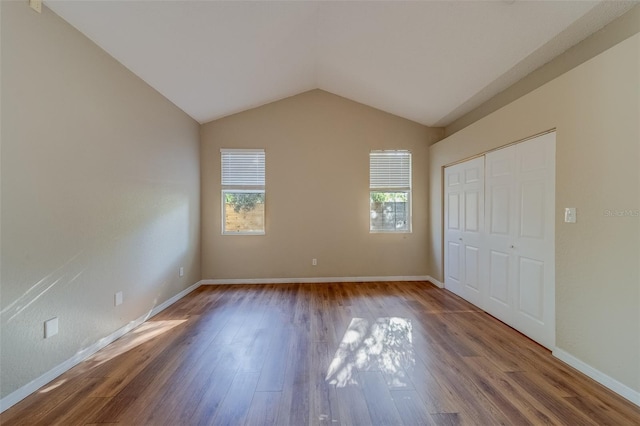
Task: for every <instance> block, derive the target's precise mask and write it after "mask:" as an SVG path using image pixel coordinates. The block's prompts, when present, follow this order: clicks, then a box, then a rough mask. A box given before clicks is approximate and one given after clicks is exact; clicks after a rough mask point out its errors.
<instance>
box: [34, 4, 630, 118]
mask: <svg viewBox="0 0 640 426" xmlns="http://www.w3.org/2000/svg"><path fill="white" fill-rule="evenodd" d="M45 3H46V5H47V6H48V7H49V8H50V9H52V10H53V11H54V12H55V13H57V14H58V15H60V16H61V17H62V18H63V19H65V20H66V21H68V22H69V23H70V24H71V25H73V26H75V27H76V28H77V29H78V30H80V31H81V32H82V33H84V34H85V35H86V36H87V37H89V38H90V39H91V40H93V41H94V42H95V43H96V44H98V45H99V46H100V47H102V48H103V49H104V50H106V51H107V52H108V53H109V54H111V55H112V56H113V57H114V58H116V59H117V60H118V61H120V62H121V63H122V64H124V65H125V66H126V67H127V68H129V69H130V70H131V71H133V72H134V73H135V74H137V75H138V76H139V77H140V78H142V79H143V80H144V81H146V82H147V83H148V84H149V85H151V86H152V87H154V88H155V89H156V90H158V91H159V92H160V93H162V94H163V95H164V96H165V97H167V98H168V99H169V100H171V101H172V102H173V103H175V104H176V105H177V106H178V107H180V108H181V109H182V110H184V111H185V112H186V113H187V114H189V115H190V116H191V117H193V118H194V119H195V120H197V121H198V122H200V123H205V122H208V121H211V120H214V119H217V118H220V117H223V116H226V115H229V114H233V113H236V112H239V111H243V110H246V109H249V108H253V107H256V106H259V105H263V104H266V103H269V102H272V101H275V100H278V99H282V98H285V97H288V96H292V95H295V94H298V93H301V92H304V91H307V90H310V89H315V88H320V89H323V90H326V91H328V92H331V93H335V94H337V95H340V96H344V97H346V98H349V99H352V100H354V101H357V102H361V103H363V104H367V105H370V106H372V107H375V108H378V109H381V110H383V111H387V112H390V113H392V114H396V115H399V116H401V117H405V118H408V119H410V120H414V121H417V122H419V123H423V124H425V125H428V126H444V125H447V124H449V123H450V122H451V121H453V120H455V119H456V118H459V117H460V116H461V115H463V114H464V113H466V112H468V111H470V110H471V109H473V108H475V107H476V106H478V105H480V104H481V103H482V102H484V101H485V100H487V99H489V98H490V97H491V96H493V95H495V94H496V93H498V92H499V91H501V90H503V89H505V88H506V87H508V86H509V85H511V84H513V83H514V82H515V81H517V80H519V79H520V78H522V77H524V76H525V75H526V74H528V73H529V72H531V71H533V70H534V69H536V68H538V67H539V66H541V65H543V64H544V63H546V62H548V61H549V60H551V59H553V57H555V56H557V55H558V54H560V53H562V52H563V51H564V50H566V49H567V48H569V47H571V46H572V45H574V44H575V43H577V42H579V41H580V40H582V39H584V38H586V37H587V36H588V35H590V34H592V33H593V32H595V31H597V30H598V29H599V28H601V27H602V26H604V25H605V24H607V23H608V22H610V21H611V20H613V19H615V18H616V17H617V16H619V15H621V14H622V13H624V12H625V11H627V10H628V9H630V8H631V7H632V6H633V5H634V4H637V3H636V2H600V1H513V0H503V1H492V2H488V1H466V2H462V1H422V2H401V1H366V2H350V1H335V2H333V1H291V2H275V1H256V2H244V1H228V2H221V1H194V0H183V1H113V0H110V1H89V0H85V1H65V0H49V1H46V2H45Z"/></svg>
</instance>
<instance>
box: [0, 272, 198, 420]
mask: <svg viewBox="0 0 640 426" xmlns="http://www.w3.org/2000/svg"><path fill="white" fill-rule="evenodd" d="M201 283H202V282H201V281H199V282H197V283H195V284H193V285H192V286H190V287H188V288H186V289H184V290H182V291H181V292H180V293H178V294H176V295H175V296H173V297H172V298H170V299H168V300H167V301H165V302H163V303H161V304H160V305H158V306H156V307H154V308H153V309H151V310H150V311H149V312H148V313H146V314H145V315H143V316H141V317H139V318H137V319H135V320H133V321H131V322H129V323H128V324H127V325H125V326H124V327H121V328H119V329H118V330H116V331H114V332H113V333H111V334H110V335H108V336H106V337H103V338H102V339H100V340H98V341H97V342H95V343H94V344H93V345H91V346H89V347H87V348H84V349H81V350H79V351H78V352H77V353H76V354H75V355H74V356H72V357H71V358H69V359H68V360H66V361H64V362H63V363H61V364H59V365H57V366H56V367H54V368H52V369H51V370H49V371H47V372H46V373H44V374H43V375H42V376H40V377H38V378H36V379H34V380H32V381H30V382H29V383H27V384H26V385H24V386H22V387H21V388H19V389H17V390H15V391H13V392H11V393H10V394H9V395H7V396H5V397H4V398H2V399H0V413H2V412H4V411H5V410H7V409H8V408H10V407H12V406H13V405H15V404H17V403H18V402H20V401H22V400H23V399H24V398H26V397H27V396H29V395H31V394H32V393H34V392H36V391H37V390H38V389H40V388H41V387H42V386H44V385H46V384H47V383H49V382H51V381H52V380H54V379H56V378H57V377H58V376H60V375H61V374H63V373H65V372H66V371H68V370H70V369H71V368H73V367H75V366H76V365H78V364H80V363H81V362H82V361H84V360H85V359H87V358H89V357H90V356H91V355H93V354H95V353H96V352H98V351H99V350H100V349H102V348H104V347H105V346H107V345H108V344H110V343H112V342H113V341H115V340H117V339H119V338H120V337H122V336H124V335H125V334H127V333H128V332H130V331H131V330H133V329H134V328H136V327H138V326H139V325H140V324H142V323H143V322H145V321H147V320H148V319H149V318H151V317H153V316H155V315H157V314H158V313H160V312H162V311H163V310H165V309H166V308H168V307H169V306H171V305H173V304H174V303H176V302H177V301H178V300H180V299H182V298H183V297H184V296H186V295H187V294H189V293H191V292H192V291H193V290H195V289H196V288H198V287H200V285H201Z"/></svg>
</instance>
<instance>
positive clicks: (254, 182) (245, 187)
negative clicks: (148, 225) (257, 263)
mask: <svg viewBox="0 0 640 426" xmlns="http://www.w3.org/2000/svg"><path fill="white" fill-rule="evenodd" d="M225 154H246V155H247V156H250V155H256V154H257V157H256V158H257V159H258V160H259V157H260V156H261V161H259V163H258V166H257V168H256V170H253V171H250V170H248V169H245V170H244V171H245V172H247V171H250V172H251V173H250V174H254V176H252V177H247V176H248V175H247V174H246V173H245V175H244V177H240V178H237V177H236V178H235V179H234V178H233V176H226V179H225V170H228V168H225ZM220 167H221V170H220V183H221V185H220V186H221V191H220V208H221V222H222V223H221V232H222V235H265V234H266V226H267V225H266V203H267V197H266V152H265V150H264V149H261V148H257V149H228V148H222V149H220ZM260 169H262V170H261V171H262V173H261V177H260ZM232 175H233V173H232ZM236 175H237V174H236ZM248 183H250V184H248ZM259 183H261V184H259ZM229 193H233V194H263V205H264V210H263V213H262V214H263V216H262V229H261V230H249V231H232V230H227V229H226V219H227V213H226V204H227V203H226V195H227V194H229Z"/></svg>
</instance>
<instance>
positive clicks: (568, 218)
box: [564, 207, 577, 223]
mask: <svg viewBox="0 0 640 426" xmlns="http://www.w3.org/2000/svg"><path fill="white" fill-rule="evenodd" d="M576 220H577V217H576V208H575V207H567V208H566V209H564V221H565V223H576Z"/></svg>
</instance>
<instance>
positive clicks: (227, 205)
mask: <svg viewBox="0 0 640 426" xmlns="http://www.w3.org/2000/svg"><path fill="white" fill-rule="evenodd" d="M220 158H221V162H222V233H223V234H226V235H230V234H233V235H246V234H254V235H256V234H257V235H262V234H264V204H265V203H264V200H265V196H264V195H265V194H264V170H265V155H264V149H221V150H220Z"/></svg>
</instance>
